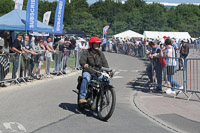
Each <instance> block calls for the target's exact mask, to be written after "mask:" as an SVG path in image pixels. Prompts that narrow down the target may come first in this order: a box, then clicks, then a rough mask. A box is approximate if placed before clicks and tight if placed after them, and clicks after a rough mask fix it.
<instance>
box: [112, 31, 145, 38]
mask: <svg viewBox="0 0 200 133" xmlns="http://www.w3.org/2000/svg"><path fill="white" fill-rule="evenodd" d="M114 37H115V38H116V37H122V38H126V37H128V38H132V37H134V38H144V36H143V35H141V34H139V33H137V32H134V31H132V30H127V31H124V32H122V33H119V34H116V35H114Z"/></svg>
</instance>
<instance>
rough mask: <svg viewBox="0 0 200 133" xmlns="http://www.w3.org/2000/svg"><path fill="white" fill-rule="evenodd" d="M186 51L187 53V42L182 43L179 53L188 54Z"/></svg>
mask: <svg viewBox="0 0 200 133" xmlns="http://www.w3.org/2000/svg"><path fill="white" fill-rule="evenodd" d="M188 53H189V47H188V44H186V43H184V44H182V47H181V50H180V54H184V55H188Z"/></svg>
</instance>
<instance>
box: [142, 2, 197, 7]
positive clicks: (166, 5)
mask: <svg viewBox="0 0 200 133" xmlns="http://www.w3.org/2000/svg"><path fill="white" fill-rule="evenodd" d="M146 3H147V4H152V3H159V4H161V5H164V6H165V7H167V8H172V7H177V6H178V5H181V4H192V5H198V6H199V5H200V3H167V2H146Z"/></svg>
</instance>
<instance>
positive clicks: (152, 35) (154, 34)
mask: <svg viewBox="0 0 200 133" xmlns="http://www.w3.org/2000/svg"><path fill="white" fill-rule="evenodd" d="M143 35H144V37H145V38H152V39H156V38H158V37H159V38H163V37H164V36H166V37H170V38H176V39H190V38H191V36H190V34H189V33H188V32H161V31H144V33H143Z"/></svg>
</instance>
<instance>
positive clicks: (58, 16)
mask: <svg viewBox="0 0 200 133" xmlns="http://www.w3.org/2000/svg"><path fill="white" fill-rule="evenodd" d="M64 9H65V0H59V1H58V4H57V8H56V13H55V19H54V33H62V31H63V17H64Z"/></svg>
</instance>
